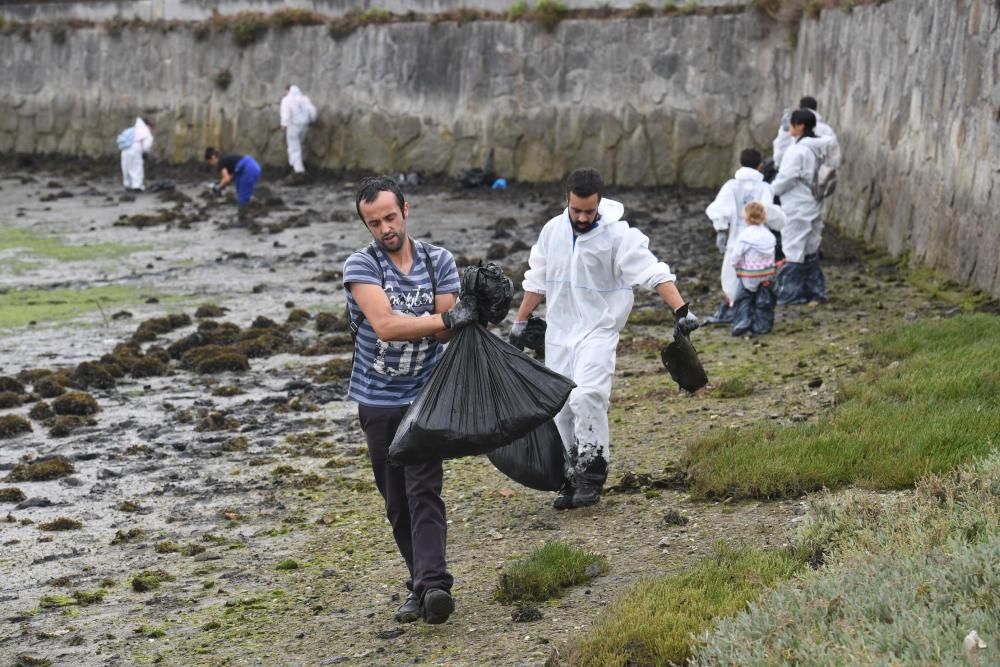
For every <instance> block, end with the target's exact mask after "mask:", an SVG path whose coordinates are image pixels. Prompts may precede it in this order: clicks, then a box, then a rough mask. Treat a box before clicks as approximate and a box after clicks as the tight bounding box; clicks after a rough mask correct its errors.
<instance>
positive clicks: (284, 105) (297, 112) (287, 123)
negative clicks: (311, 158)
mask: <svg viewBox="0 0 1000 667" xmlns="http://www.w3.org/2000/svg"><path fill="white" fill-rule="evenodd" d="M314 120H316V107H315V106H313V103H312V102H311V101H310V100H309V98H308V97H306V96H305V95H303V94H302V91H301V90H299V87H298V86H288V91H287V92H286V93H285V96H284V97H283V98H282V99H281V127H283V128H285V141H286V142H287V143H288V164H290V165H292V170H293V171H294V172H295V173H296V174H304V173H305V171H306V168H305V165H304V164H302V140H303V139H304V138H305V136H306V130H307V129H308V127H309V124H310V123H312V122H313V121H314Z"/></svg>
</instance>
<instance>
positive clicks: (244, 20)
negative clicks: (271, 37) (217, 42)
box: [230, 12, 269, 49]
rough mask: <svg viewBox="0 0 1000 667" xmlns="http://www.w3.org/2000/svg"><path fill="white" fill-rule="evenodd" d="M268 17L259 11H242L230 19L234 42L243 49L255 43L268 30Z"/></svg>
mask: <svg viewBox="0 0 1000 667" xmlns="http://www.w3.org/2000/svg"><path fill="white" fill-rule="evenodd" d="M268 23H269V21H268V18H267V15H266V14H261V13H259V12H240V13H238V14H235V15H234V16H233V17H232V18H231V19H230V26H231V27H232V30H233V43H234V44H235V45H236V46H238V47H240V48H241V49H242V48H244V47H247V46H250V45H251V44H254V43H255V42H257V40H259V39H260V38H261V37H263V35H264V33H266V32H267V28H268Z"/></svg>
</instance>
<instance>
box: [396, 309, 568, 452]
mask: <svg viewBox="0 0 1000 667" xmlns="http://www.w3.org/2000/svg"><path fill="white" fill-rule="evenodd" d="M575 386H576V385H575V384H573V382H572V380H570V379H569V378H566V377H563V376H562V375H560V374H559V373H556V372H555V371H552V370H549V369H548V368H546V367H545V366H543V365H542V364H540V363H538V362H537V361H535V360H534V359H532V358H531V357H529V356H528V355H526V354H525V353H523V352H521V351H519V350H517V349H515V348H514V347H513V346H511V345H508V344H507V343H505V342H504V341H502V340H500V339H499V338H498V337H496V336H494V335H493V334H491V333H490V332H489V331H487V330H486V329H485V328H484V327H482V326H480V325H478V324H470V325H467V326H464V327H462V328H461V329H459V330H458V331H457V332H455V335H454V336H453V337H452V339H451V343H449V345H448V349H447V351H445V353H444V356H443V357H442V358H441V361H440V363H438V365H437V368H435V369H434V372H433V373H432V374H431V377H430V379H429V380H428V381H427V384H426V385H424V388H423V390H421V392H420V395H419V396H417V400H416V401H414V403H413V405H411V406H410V410H409V411H408V412H407V413H406V416H405V417H404V418H403V421H402V422H401V423H400V424H399V428H398V429H397V430H396V437H395V438H393V440H392V444H391V445H390V446H389V461H390V462H391V463H393V464H394V465H409V464H412V463H424V462H428V461H434V460H437V459H447V458H455V457H458V456H475V455H477V454H485V453H486V452H488V451H490V450H493V449H496V448H497V447H502V446H504V445H509V444H510V443H512V442H514V441H515V440H517V439H518V438H521V437H522V436H525V435H527V434H528V433H530V432H531V431H534V430H535V429H536V428H538V427H539V426H541V425H542V424H544V423H545V422H547V421H549V420H550V419H552V418H553V417H555V416H556V414H557V413H558V412H559V410H561V409H562V406H563V404H564V403H565V402H566V399H567V398H569V392H570V391H571V390H572V389H573V387H575Z"/></svg>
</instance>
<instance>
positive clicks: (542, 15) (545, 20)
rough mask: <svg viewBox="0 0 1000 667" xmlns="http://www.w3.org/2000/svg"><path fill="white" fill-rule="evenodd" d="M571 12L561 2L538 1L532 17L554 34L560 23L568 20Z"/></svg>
mask: <svg viewBox="0 0 1000 667" xmlns="http://www.w3.org/2000/svg"><path fill="white" fill-rule="evenodd" d="M568 12H569V10H568V9H567V8H566V5H565V4H564V3H563V2H562V1H561V0H538V4H537V5H535V11H534V12H532V17H533V18H534V19H535V21H537V22H538V23H539V24H540V25H541V26H542V27H543V28H545V29H546V30H548V31H549V32H552V31H553V30H555V29H556V26H557V25H559V22H560V21H562V20H563V19H564V18H566V14H567V13H568Z"/></svg>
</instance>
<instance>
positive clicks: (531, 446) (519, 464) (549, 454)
mask: <svg viewBox="0 0 1000 667" xmlns="http://www.w3.org/2000/svg"><path fill="white" fill-rule="evenodd" d="M486 456H487V457H489V459H490V462H491V463H492V464H493V465H494V466H496V469H497V470H499V471H500V472H502V473H503V474H505V475H507V477H510V478H511V479H512V480H514V481H515V482H517V483H518V484H523V485H524V486H526V487H528V488H529V489H536V490H538V491H558V490H559V489H560V487H562V481H563V465H564V461H565V456H566V455H565V453H564V450H563V444H562V439H561V438H560V437H559V429H557V428H556V424H555V422H553V421H552V420H549V421H547V422H545V423H544V424H542V425H541V426H539V427H538V428H536V429H535V430H534V431H532V432H531V433H529V434H528V435H526V436H524V437H523V438H520V439H518V440H515V441H514V442H512V443H510V444H509V445H507V446H506V447H500V448H499V449H494V450H493V451H492V452H489V453H488V454H487V455H486Z"/></svg>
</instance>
